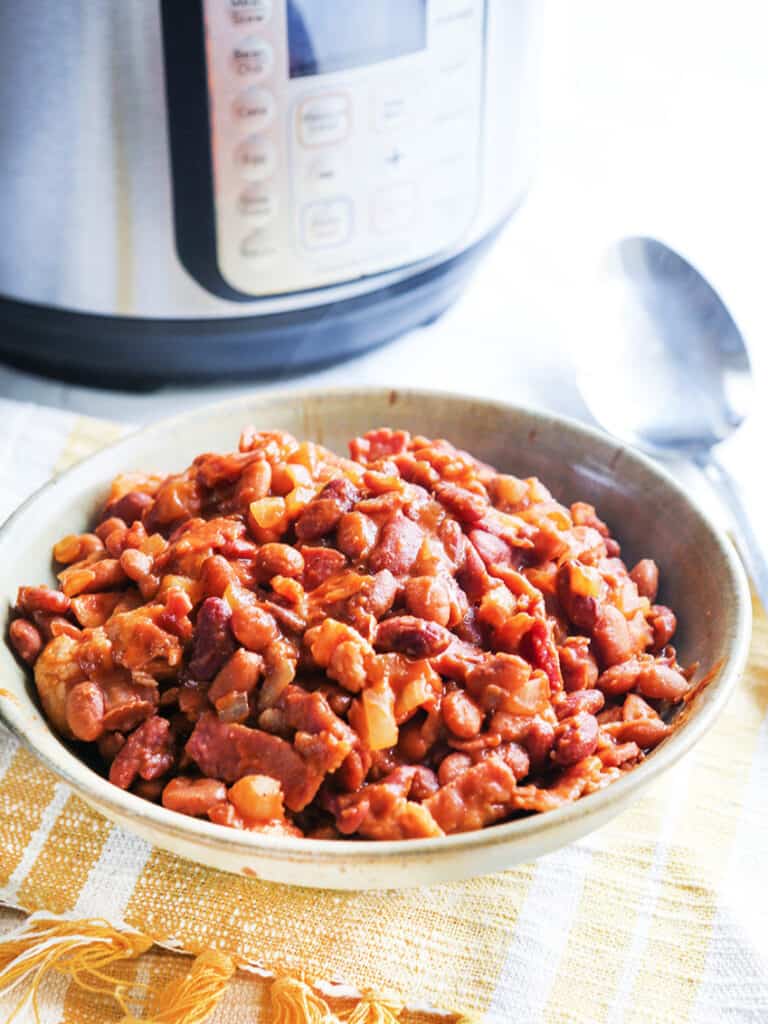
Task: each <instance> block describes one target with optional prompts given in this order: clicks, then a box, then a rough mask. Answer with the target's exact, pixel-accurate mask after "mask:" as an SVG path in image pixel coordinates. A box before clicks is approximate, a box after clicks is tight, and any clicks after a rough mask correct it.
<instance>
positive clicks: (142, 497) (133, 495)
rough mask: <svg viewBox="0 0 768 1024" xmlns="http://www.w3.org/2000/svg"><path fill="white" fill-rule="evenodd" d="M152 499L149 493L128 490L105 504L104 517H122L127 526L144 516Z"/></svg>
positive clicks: (152, 502) (152, 501)
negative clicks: (120, 496) (115, 499)
mask: <svg viewBox="0 0 768 1024" xmlns="http://www.w3.org/2000/svg"><path fill="white" fill-rule="evenodd" d="M154 500H155V499H154V498H153V497H152V496H151V495H150V494H145V493H144V492H143V491H128V493H127V494H124V495H123V496H122V498H118V500H117V501H113V502H111V503H110V504H109V505H107V506H106V508H105V509H104V518H106V519H111V518H117V519H122V520H123V522H124V523H125V524H126V525H127V526H130V525H131V523H135V522H136V520H137V519H142V518H143V517H144V513H145V512H146V511H147V509H149V508H150V507H151V506H152V505H153V504H154Z"/></svg>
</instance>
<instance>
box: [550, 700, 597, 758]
mask: <svg viewBox="0 0 768 1024" xmlns="http://www.w3.org/2000/svg"><path fill="white" fill-rule="evenodd" d="M599 731H600V729H599V726H598V724H597V719H596V718H595V716H594V715H590V714H589V713H588V712H586V711H579V712H578V713H577V714H575V715H573V716H572V717H570V718H565V719H564V720H563V721H562V722H560V724H559V725H558V727H557V729H556V730H555V743H554V749H553V751H552V760H553V761H554V762H555V764H557V765H560V767H562V768H568V767H569V766H570V765H572V764H576V762H577V761H582V760H583V759H584V758H585V757H589V756H590V754H593V753H594V752H595V750H596V749H597V741H598V734H599Z"/></svg>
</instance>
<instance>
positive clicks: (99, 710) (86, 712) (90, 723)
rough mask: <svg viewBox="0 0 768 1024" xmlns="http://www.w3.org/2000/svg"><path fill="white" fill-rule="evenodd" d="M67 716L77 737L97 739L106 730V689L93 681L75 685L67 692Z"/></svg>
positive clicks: (68, 722)
mask: <svg viewBox="0 0 768 1024" xmlns="http://www.w3.org/2000/svg"><path fill="white" fill-rule="evenodd" d="M66 716H67V725H68V726H69V728H70V729H71V730H72V733H73V735H74V736H75V738H76V739H78V740H84V741H85V742H91V741H92V740H97V739H98V738H99V736H101V734H102V733H103V732H104V691H103V690H102V689H101V687H100V686H98V685H97V684H96V683H93V682H83V683H78V684H77V685H76V686H73V687H72V689H71V690H70V691H69V692H68V693H67V702H66Z"/></svg>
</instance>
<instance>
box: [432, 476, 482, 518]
mask: <svg viewBox="0 0 768 1024" xmlns="http://www.w3.org/2000/svg"><path fill="white" fill-rule="evenodd" d="M435 495H436V496H437V500H438V501H439V502H440V504H441V505H443V507H444V508H446V509H447V510H448V511H449V512H450V513H451V515H454V516H456V518H457V519H460V520H461V521H462V522H464V523H477V522H479V521H480V520H481V519H482V518H483V516H484V515H485V513H486V512H487V511H488V498H487V497H486V496H485V495H482V494H475V493H474V492H473V491H468V490H466V489H465V488H464V487H459V486H457V485H456V484H438V486H437V487H436V488H435Z"/></svg>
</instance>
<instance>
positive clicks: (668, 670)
mask: <svg viewBox="0 0 768 1024" xmlns="http://www.w3.org/2000/svg"><path fill="white" fill-rule="evenodd" d="M635 686H636V689H637V692H638V693H640V694H642V696H643V697H650V698H651V699H652V700H670V701H678V700H681V699H682V698H683V697H684V696H685V694H686V693H687V692H688V690H689V689H690V688H691V684H690V683H689V682H688V680H687V679H686V678H685V676H684V675H683V674H682V673H681V672H678V671H677V669H675V668H672V666H671V665H665V664H664V663H663V662H658V661H656V662H651V664H650V665H647V666H645V667H644V668H643V670H642V671H641V672H640V674H639V675H638V677H637V682H636V683H635Z"/></svg>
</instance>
